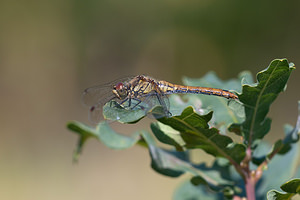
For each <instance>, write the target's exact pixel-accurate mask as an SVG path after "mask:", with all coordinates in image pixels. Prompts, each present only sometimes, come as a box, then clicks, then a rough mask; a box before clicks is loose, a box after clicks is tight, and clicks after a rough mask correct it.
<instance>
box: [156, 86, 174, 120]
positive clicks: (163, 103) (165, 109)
mask: <svg viewBox="0 0 300 200" xmlns="http://www.w3.org/2000/svg"><path fill="white" fill-rule="evenodd" d="M155 96H156V98H157V100H158V102H159V104H160V105H161V106H162V107H163V111H164V114H165V115H166V117H170V116H172V113H170V111H169V110H168V108H167V105H166V103H165V102H164V101H163V100H162V98H161V97H160V95H159V94H158V92H156V91H155Z"/></svg>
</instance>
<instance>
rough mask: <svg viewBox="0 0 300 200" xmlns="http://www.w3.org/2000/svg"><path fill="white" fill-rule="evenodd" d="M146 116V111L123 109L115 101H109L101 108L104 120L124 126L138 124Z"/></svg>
mask: <svg viewBox="0 0 300 200" xmlns="http://www.w3.org/2000/svg"><path fill="white" fill-rule="evenodd" d="M146 115H147V112H146V110H143V109H141V108H140V107H137V108H135V109H130V108H125V107H123V106H120V105H119V104H118V103H117V102H115V101H110V102H108V103H106V104H105V105H104V107H103V116H104V118H105V119H108V120H112V121H118V122H121V123H124V124H126V123H135V122H138V121H139V120H141V119H142V118H143V117H145V116H146Z"/></svg>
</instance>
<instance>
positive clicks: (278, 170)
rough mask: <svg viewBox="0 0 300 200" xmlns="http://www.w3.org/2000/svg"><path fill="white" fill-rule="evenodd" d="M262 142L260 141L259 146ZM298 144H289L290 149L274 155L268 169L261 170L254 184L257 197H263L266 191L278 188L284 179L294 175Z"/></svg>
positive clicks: (297, 157)
mask: <svg viewBox="0 0 300 200" xmlns="http://www.w3.org/2000/svg"><path fill="white" fill-rule="evenodd" d="M263 144H264V143H260V145H259V148H261V146H263ZM299 159H300V157H299V144H297V143H295V144H291V150H290V151H289V152H287V153H286V154H284V155H277V156H275V157H274V158H273V159H272V160H271V161H270V163H269V164H268V166H267V167H268V169H267V170H266V171H264V172H263V175H262V178H261V179H260V180H259V182H258V183H257V184H256V193H257V197H259V198H258V199H265V196H266V194H267V192H268V191H270V190H272V189H275V190H280V185H281V184H282V182H283V181H284V180H289V179H291V178H292V177H295V173H296V170H297V165H298V163H299Z"/></svg>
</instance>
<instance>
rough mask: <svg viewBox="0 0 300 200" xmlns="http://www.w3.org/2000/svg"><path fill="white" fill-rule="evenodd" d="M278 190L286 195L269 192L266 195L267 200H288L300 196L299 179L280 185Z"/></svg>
mask: <svg viewBox="0 0 300 200" xmlns="http://www.w3.org/2000/svg"><path fill="white" fill-rule="evenodd" d="M280 188H281V189H282V190H283V191H284V192H286V193H282V192H279V191H276V190H271V191H269V192H268V194H267V198H268V200H290V199H291V198H292V197H293V196H295V195H296V194H300V179H292V180H290V181H288V182H286V183H284V184H283V185H281V186H280Z"/></svg>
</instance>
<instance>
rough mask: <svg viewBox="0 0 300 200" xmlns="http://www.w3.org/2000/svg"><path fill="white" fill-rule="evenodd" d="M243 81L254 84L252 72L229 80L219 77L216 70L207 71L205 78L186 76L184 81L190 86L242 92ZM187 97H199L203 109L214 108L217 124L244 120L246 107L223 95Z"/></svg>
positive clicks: (226, 124) (214, 117) (191, 96)
mask: <svg viewBox="0 0 300 200" xmlns="http://www.w3.org/2000/svg"><path fill="white" fill-rule="evenodd" d="M241 82H242V83H248V84H252V83H253V80H252V75H251V73H250V72H248V71H245V72H242V73H240V74H239V76H238V78H237V79H231V80H228V81H222V80H221V79H219V78H218V77H217V75H216V74H215V73H214V72H209V73H207V74H206V75H205V76H204V77H203V78H200V79H193V78H188V77H184V78H183V83H184V84H186V85H190V86H201V87H211V88H219V89H225V90H230V91H236V92H241V90H242V86H241ZM184 97H185V98H186V99H190V98H195V97H196V98H198V99H200V100H201V102H202V109H203V108H204V109H207V110H213V111H214V116H213V122H214V123H215V124H216V125H220V124H223V125H224V126H226V128H227V126H229V125H230V124H232V123H241V122H242V121H243V120H244V113H243V112H244V108H243V106H241V105H239V104H238V103H235V104H232V106H228V102H230V104H229V105H231V101H232V100H230V101H228V100H227V99H225V98H222V97H216V96H209V95H194V94H189V95H186V96H184Z"/></svg>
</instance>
